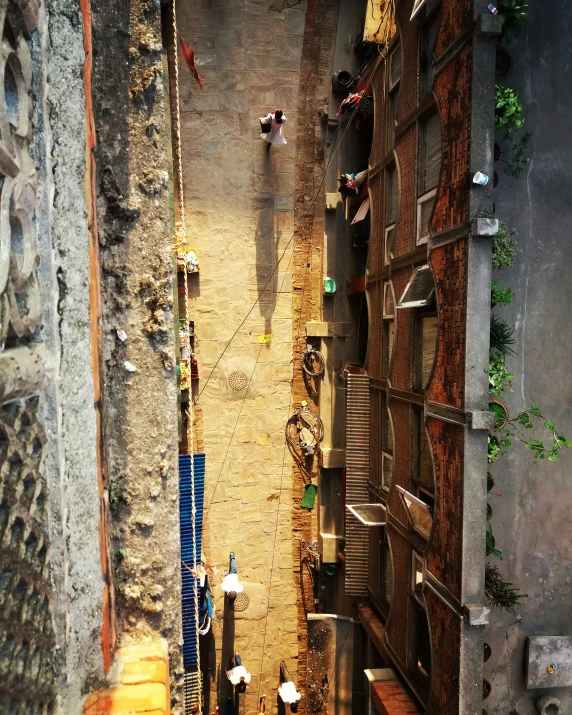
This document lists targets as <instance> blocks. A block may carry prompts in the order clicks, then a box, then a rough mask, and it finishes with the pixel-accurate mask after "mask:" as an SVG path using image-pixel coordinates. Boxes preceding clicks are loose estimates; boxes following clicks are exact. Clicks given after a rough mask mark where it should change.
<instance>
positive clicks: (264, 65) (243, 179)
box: [178, 0, 306, 713]
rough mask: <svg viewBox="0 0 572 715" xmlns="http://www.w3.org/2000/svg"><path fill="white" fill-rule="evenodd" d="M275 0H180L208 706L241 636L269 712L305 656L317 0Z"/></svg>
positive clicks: (223, 684) (254, 685) (223, 691)
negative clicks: (302, 78) (300, 613)
mask: <svg viewBox="0 0 572 715" xmlns="http://www.w3.org/2000/svg"><path fill="white" fill-rule="evenodd" d="M270 4H271V0H217V2H214V1H212V0H197V1H196V2H193V3H190V2H189V3H182V2H180V3H179V7H178V24H179V31H180V33H181V35H182V36H183V37H184V38H185V39H186V40H187V41H188V42H189V43H190V44H191V46H192V47H193V49H194V50H195V61H196V65H197V69H198V71H199V73H200V75H201V77H202V79H203V83H204V87H205V88H204V91H202V92H201V91H200V89H199V88H198V86H197V85H196V83H195V82H194V79H193V78H192V76H191V74H190V73H189V72H188V70H186V68H185V67H184V66H183V65H180V78H181V111H182V118H181V125H182V132H181V133H182V139H183V163H184V180H185V195H186V211H187V224H188V229H189V231H190V234H191V236H192V241H193V244H194V246H195V247H196V249H197V251H198V255H199V260H200V264H201V273H200V276H199V277H198V280H197V279H196V278H195V279H194V280H196V282H195V283H193V288H192V291H191V300H192V310H193V316H194V320H195V332H196V347H197V357H198V360H199V369H200V378H201V379H200V387H199V389H203V388H204V392H203V393H202V395H201V398H200V405H201V407H202V411H203V420H204V443H205V452H206V455H207V460H206V464H207V478H206V498H205V509H206V510H207V513H206V519H205V529H204V531H205V536H204V544H205V545H204V552H205V556H206V560H207V562H208V563H209V564H212V565H213V566H214V567H215V569H216V570H217V575H216V576H215V577H214V579H213V581H214V587H215V595H216V605H217V610H218V614H219V619H220V620H219V622H218V623H215V624H214V628H213V636H214V643H213V642H211V652H214V649H216V663H215V662H214V659H211V661H210V662H209V675H210V677H211V679H212V684H211V691H212V697H211V700H210V710H206V712H211V711H212V712H214V707H215V705H216V697H217V691H218V695H219V696H220V697H221V699H224V698H226V696H227V695H228V694H229V689H228V683H227V680H226V676H225V674H224V670H222V671H221V664H222V665H223V666H224V665H226V663H227V661H228V657H229V656H230V654H231V653H232V651H233V649H235V650H238V651H239V652H240V654H241V656H242V658H243V662H244V665H245V666H246V667H247V669H248V670H249V671H250V672H251V673H252V682H251V684H250V686H249V688H248V692H247V696H246V702H245V705H246V709H247V711H249V712H255V711H256V709H257V708H256V705H257V702H258V699H257V696H258V694H259V693H266V694H267V696H268V698H267V712H268V713H273V712H276V689H277V686H278V679H279V663H280V660H282V659H285V660H286V663H287V665H288V668H289V669H290V672H291V673H293V674H294V673H296V658H297V656H298V644H297V633H296V623H297V608H296V583H295V578H294V573H293V563H292V544H291V533H292V462H291V458H290V455H289V453H288V451H287V450H285V446H284V445H285V443H284V428H285V424H286V421H287V419H288V417H289V415H290V385H291V378H292V365H291V357H292V294H291V261H292V248H293V243H290V244H289V243H288V242H289V240H290V238H291V236H292V233H293V226H294V220H293V215H294V214H293V206H294V200H293V194H294V168H295V157H296V133H297V117H296V109H297V98H298V81H299V74H298V73H299V66H300V55H301V51H302V42H303V32H304V23H305V11H306V4H305V3H300V4H299V5H297V6H296V7H294V8H291V9H286V10H284V11H283V12H281V13H277V12H270V11H269V6H270ZM276 108H281V109H283V110H284V112H285V114H286V117H287V120H288V121H287V124H286V126H285V136H286V138H287V140H288V144H287V145H286V146H282V147H273V148H272V149H271V152H270V156H267V155H266V150H265V142H263V141H262V140H261V139H260V128H259V123H258V118H259V117H260V116H262V115H264V114H266V113H267V112H268V111H270V110H274V109H276ZM283 251H285V253H284V259H283V260H282V261H281V263H280V266H279V269H278V271H276V273H274V274H273V270H274V267H275V265H276V263H277V261H278V258H279V256H281V255H282V253H283ZM267 283H268V288H267V290H266V291H265V293H264V295H263V297H262V299H261V300H260V303H259V304H258V305H257V306H256V307H255V308H254V310H253V311H252V313H251V314H250V316H249V317H248V319H247V320H246V322H245V324H244V325H243V326H242V327H241V329H240V330H239V332H238V334H237V335H236V337H235V338H234V339H233V341H232V343H231V345H230V347H229V348H228V350H227V351H226V353H225V354H224V356H223V357H222V359H221V360H220V362H219V364H218V366H217V367H216V370H215V371H214V373H213V374H212V377H211V378H210V380H209V382H208V384H206V380H207V378H208V376H209V375H210V373H211V370H212V369H213V366H214V364H215V362H216V360H217V359H218V357H219V356H220V354H221V352H222V350H223V349H224V347H225V345H226V343H227V342H228V340H229V339H230V337H231V336H232V334H233V333H234V331H235V329H236V328H237V327H238V326H239V324H240V322H241V321H242V319H243V318H244V317H245V315H246V314H247V312H248V310H249V309H250V307H251V306H252V304H253V303H254V301H255V300H256V298H257V296H258V294H259V292H260V291H261V290H262V289H263V287H264V286H265V285H266V284H267ZM268 334H271V335H272V339H271V341H270V342H266V343H261V342H260V336H263V335H268ZM251 377H252V380H251V382H250V385H249V387H248V389H247V390H246V389H245V388H244V384H245V381H246V382H248V380H250V378H251ZM205 385H206V386H205ZM241 386H242V389H241ZM231 550H233V551H235V553H236V557H237V561H238V571H239V576H240V579H241V581H242V582H243V583H244V585H245V593H246V594H247V596H248V599H249V603H248V606H247V608H246V610H243V611H238V610H237V611H235V613H234V617H232V614H229V613H228V612H227V613H226V614H225V615H224V618H223V599H222V592H221V589H220V585H219V584H220V582H221V580H222V576H223V574H224V573H225V571H226V569H227V566H228V554H229V552H230V551H231ZM270 584H271V587H270ZM263 650H264V652H263ZM221 672H222V677H221ZM221 704H222V700H221Z"/></svg>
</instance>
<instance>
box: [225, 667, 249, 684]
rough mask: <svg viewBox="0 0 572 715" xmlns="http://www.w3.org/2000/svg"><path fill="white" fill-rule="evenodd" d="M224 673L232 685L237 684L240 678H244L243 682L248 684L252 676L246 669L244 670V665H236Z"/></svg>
mask: <svg viewBox="0 0 572 715" xmlns="http://www.w3.org/2000/svg"><path fill="white" fill-rule="evenodd" d="M226 675H227V678H228V679H229V680H230V682H231V683H232V684H233V685H238V684H239V683H240V679H241V678H244V682H245V683H246V684H247V685H248V683H250V680H251V678H252V676H251V675H250V673H249V672H248V670H246V668H245V667H244V665H237V666H236V668H232V669H231V670H227V671H226Z"/></svg>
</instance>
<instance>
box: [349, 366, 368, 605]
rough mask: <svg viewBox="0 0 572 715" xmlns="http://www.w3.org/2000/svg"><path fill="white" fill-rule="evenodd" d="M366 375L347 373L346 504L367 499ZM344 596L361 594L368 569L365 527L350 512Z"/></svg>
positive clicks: (362, 502)
mask: <svg viewBox="0 0 572 715" xmlns="http://www.w3.org/2000/svg"><path fill="white" fill-rule="evenodd" d="M369 393H370V386H369V377H368V376H367V375H363V374H353V373H349V375H348V383H347V392H346V395H347V397H346V399H347V417H346V504H364V503H367V500H368V496H369V493H368V488H367V482H368V479H369V429H370V394H369ZM345 537H346V549H345V553H346V568H345V593H346V596H361V595H363V593H364V591H365V588H366V586H367V582H368V572H369V533H368V527H367V526H365V525H364V524H361V523H360V521H359V520H358V519H357V518H356V517H355V516H354V515H353V514H350V513H349V512H348V513H347V516H346V529H345Z"/></svg>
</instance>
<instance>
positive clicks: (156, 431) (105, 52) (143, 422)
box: [92, 0, 182, 713]
mask: <svg viewBox="0 0 572 715" xmlns="http://www.w3.org/2000/svg"><path fill="white" fill-rule="evenodd" d="M92 11H93V48H94V75H93V91H94V111H95V122H96V131H97V140H98V148H97V149H96V159H97V190H98V222H99V239H100V260H101V293H102V313H103V326H102V327H103V338H102V339H103V364H102V381H103V384H102V404H103V440H104V445H105V452H106V458H105V464H104V466H105V469H106V478H107V484H108V488H109V496H110V509H111V524H110V532H111V542H112V550H113V554H112V555H113V559H114V566H115V568H114V583H115V591H116V610H117V638H118V644H120V645H121V644H124V643H127V642H129V641H131V640H134V639H135V640H142V639H147V638H156V637H157V636H162V637H164V638H166V639H167V640H168V642H169V649H170V659H171V686H172V687H171V696H172V703H173V708H174V709H173V712H176V713H180V712H181V688H180V684H181V675H182V668H181V652H180V641H181V620H180V609H181V603H180V572H179V568H180V565H179V563H180V562H179V519H178V478H177V453H178V449H177V390H176V378H175V369H174V329H173V328H174V325H173V307H172V254H171V241H172V238H171V224H172V215H171V205H170V195H169V175H168V173H167V169H168V166H169V165H168V155H167V147H168V145H169V142H170V133H169V126H168V123H167V114H168V112H167V109H166V105H165V93H164V86H163V84H164V76H163V65H162V57H163V49H162V43H161V24H160V22H161V12H160V3H159V1H158V0H145V1H144V0H132V1H131V2H120V3H118V2H115V1H114V0H95V1H94V2H93V3H92ZM118 330H124V331H125V333H126V334H127V339H126V340H125V341H122V340H121V339H120V338H119V337H118V335H117V331H118ZM129 363H130V364H129Z"/></svg>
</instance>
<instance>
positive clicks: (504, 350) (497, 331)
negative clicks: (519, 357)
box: [490, 315, 516, 357]
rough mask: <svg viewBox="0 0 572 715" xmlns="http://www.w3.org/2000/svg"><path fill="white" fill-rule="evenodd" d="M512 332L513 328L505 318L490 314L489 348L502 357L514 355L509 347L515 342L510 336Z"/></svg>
mask: <svg viewBox="0 0 572 715" xmlns="http://www.w3.org/2000/svg"><path fill="white" fill-rule="evenodd" d="M513 333H514V328H511V327H510V325H508V323H507V322H506V321H505V320H503V319H502V318H499V317H498V316H496V315H491V332H490V341H491V342H490V345H491V350H496V351H497V352H499V353H500V354H501V355H503V356H504V357H507V356H508V355H516V353H515V352H514V350H513V349H512V348H511V347H510V346H511V345H514V344H515V343H516V340H515V339H514V338H513V337H512V334H513Z"/></svg>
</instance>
